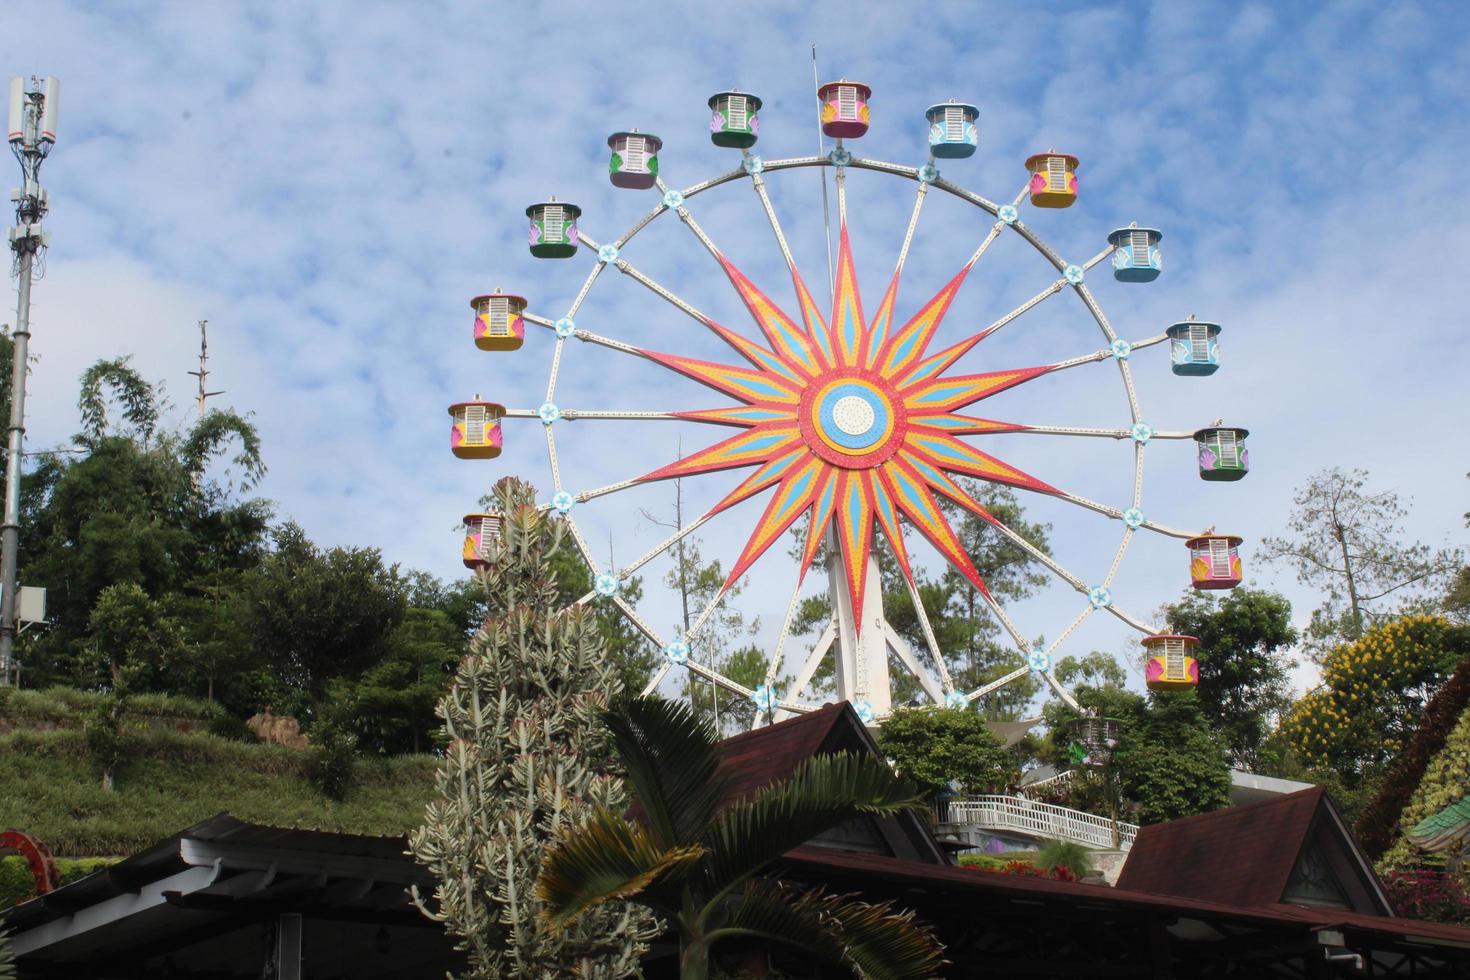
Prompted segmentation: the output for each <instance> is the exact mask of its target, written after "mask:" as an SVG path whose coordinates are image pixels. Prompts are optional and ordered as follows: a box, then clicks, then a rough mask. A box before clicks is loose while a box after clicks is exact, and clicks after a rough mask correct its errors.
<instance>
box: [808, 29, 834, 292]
mask: <svg viewBox="0 0 1470 980" xmlns="http://www.w3.org/2000/svg"><path fill="white" fill-rule="evenodd" d="M820 79H821V76H819V75H818V74H817V46H816V44H813V45H812V86H813V89H815V88H816V87H818V86H820V85H821V84H822V82H821V80H820ZM826 155H827V147H826V145H825V144H824V143H823V142H822V113H821V111H820V110H818V112H817V156H819V157H824V156H826ZM816 171H817V176H818V177H820V178H822V237H823V238H824V239H825V240H826V242H827V300H828V302H832V301H833V294H834V293H835V292H836V291H837V275H836V273H834V272H833V271H832V212H831V211H829V210H828V208H827V168H826V167H817V168H816Z"/></svg>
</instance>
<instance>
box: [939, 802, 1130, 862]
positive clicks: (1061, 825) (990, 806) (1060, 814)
mask: <svg viewBox="0 0 1470 980" xmlns="http://www.w3.org/2000/svg"><path fill="white" fill-rule="evenodd" d="M936 816H938V817H939V819H940V820H941V821H944V822H949V823H963V824H970V825H971V826H975V827H983V828H985V829H987V830H1013V831H1018V832H1020V833H1023V834H1028V835H1031V836H1033V837H1048V838H1056V839H1058V840H1070V841H1076V842H1077V843H1079V844H1086V845H1087V846H1089V847H1104V848H1106V847H1112V846H1113V822H1112V821H1111V820H1109V819H1108V818H1107V817H1099V816H1098V815H1097V814H1095V813H1083V812H1082V811H1081V810H1069V809H1067V808H1066V807H1064V806H1053V805H1052V804H1050V803H1037V802H1036V801H1034V800H1028V799H1026V798H1025V797H1020V796H954V797H950V798H949V799H948V800H943V801H941V802H940V803H939V805H938V812H937V813H936ZM1137 836H1138V827H1137V825H1135V824H1131V823H1119V824H1118V840H1119V842H1120V845H1121V847H1122V849H1123V850H1125V851H1126V850H1128V849H1129V848H1131V847H1132V846H1133V839H1134V838H1135V837H1137Z"/></svg>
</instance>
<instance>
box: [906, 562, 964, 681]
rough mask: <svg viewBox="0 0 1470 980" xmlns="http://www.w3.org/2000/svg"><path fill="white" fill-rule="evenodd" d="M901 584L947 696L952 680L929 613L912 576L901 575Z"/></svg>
mask: <svg viewBox="0 0 1470 980" xmlns="http://www.w3.org/2000/svg"><path fill="white" fill-rule="evenodd" d="M903 584H904V585H905V586H907V587H908V590H909V601H910V602H912V603H913V604H914V613H915V614H916V615H917V616H918V617H919V629H920V630H921V631H923V634H924V644H925V646H927V647H928V648H929V656H930V657H931V658H932V659H933V661H934V667H935V669H936V670H938V671H939V680H940V683H941V684H942V685H943V686H944V693H945V694H948V693H949V692H950V691H953V690H954V680H953V679H952V678H951V677H950V676H949V666H948V665H947V664H946V663H945V662H944V653H943V652H942V651H941V650H940V649H939V640H937V639H936V638H935V636H934V626H933V625H932V624H931V623H930V622H929V613H928V612H927V611H926V610H925V609H924V600H923V599H922V598H921V597H920V595H919V587H918V585H917V584H916V583H915V582H914V579H913V576H912V575H909V574H905V575H903ZM936 700H937V699H936Z"/></svg>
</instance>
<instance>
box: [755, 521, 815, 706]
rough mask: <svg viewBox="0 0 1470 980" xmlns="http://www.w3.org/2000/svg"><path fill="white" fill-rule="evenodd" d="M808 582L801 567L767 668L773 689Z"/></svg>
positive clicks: (768, 679)
mask: <svg viewBox="0 0 1470 980" xmlns="http://www.w3.org/2000/svg"><path fill="white" fill-rule="evenodd" d="M812 533H813V531H812V528H811V527H810V526H808V528H807V536H808V538H810V536H811V535H812ZM804 581H806V565H805V564H804V563H803V565H802V566H801V567H800V569H799V570H798V571H797V575H796V587H795V588H793V589H792V590H791V600H790V601H789V602H788V603H787V604H786V618H785V619H783V620H782V621H781V632H780V633H778V634H777V635H776V652H775V653H773V654H772V655H771V663H770V665H769V666H768V667H767V668H766V677H765V681H764V683H765V685H766V687H767V688H773V686H774V685H775V683H776V678H777V677H779V676H780V674H781V663H782V660H783V659H784V658H785V654H786V638H787V637H788V636H790V635H791V621H792V620H794V619H795V618H796V609H797V607H798V606H799V605H800V604H801V585H802V583H803V582H804Z"/></svg>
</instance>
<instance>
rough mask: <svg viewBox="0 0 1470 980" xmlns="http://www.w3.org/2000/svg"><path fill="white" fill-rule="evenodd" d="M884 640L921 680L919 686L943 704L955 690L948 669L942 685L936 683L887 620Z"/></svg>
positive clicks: (916, 678) (918, 679)
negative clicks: (947, 695)
mask: <svg viewBox="0 0 1470 980" xmlns="http://www.w3.org/2000/svg"><path fill="white" fill-rule="evenodd" d="M883 642H884V643H886V644H887V646H888V649H889V650H890V651H892V652H893V654H894V655H895V656H897V657H898V659H899V660H900V661H901V662H902V663H903V665H904V666H905V667H907V668H908V669H909V673H910V674H912V675H913V676H914V679H915V680H917V681H918V682H919V686H920V687H922V688H923V689H924V693H925V694H927V695H929V697H930V698H931V699H933V700H934V701H935V702H937V703H939V704H943V703H944V696H945V695H946V694H948V693H949V692H950V691H953V690H954V683H953V682H952V681H950V680H949V674H948V671H946V672H945V681H944V684H943V686H942V687H941V686H940V685H939V684H936V683H934V678H932V677H930V676H929V672H928V671H927V670H925V669H924V668H923V666H922V665H920V663H919V658H918V657H915V656H914V651H913V650H910V649H909V645H908V644H907V643H905V642H904V639H903V637H901V636H899V635H898V634H897V633H895V632H894V631H893V627H892V626H890V625H888V623H887V622H885V623H884V624H883Z"/></svg>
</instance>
